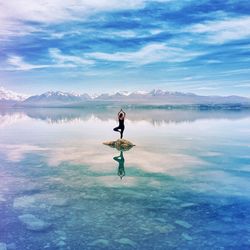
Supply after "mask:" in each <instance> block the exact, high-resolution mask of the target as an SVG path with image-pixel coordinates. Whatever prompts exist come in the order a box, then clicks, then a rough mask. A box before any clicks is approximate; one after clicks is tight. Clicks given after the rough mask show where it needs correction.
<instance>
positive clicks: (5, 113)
mask: <svg viewBox="0 0 250 250" xmlns="http://www.w3.org/2000/svg"><path fill="white" fill-rule="evenodd" d="M116 113H117V108H114V107H103V108H102V107H99V108H81V109H80V108H79V109H73V108H29V109H2V110H1V109H0V125H1V124H5V125H6V124H8V123H13V122H14V121H16V122H17V121H18V119H21V118H22V119H23V118H25V117H26V118H31V119H36V120H37V119H39V120H42V121H46V122H48V123H52V124H53V123H57V124H60V123H68V122H80V121H88V120H90V119H91V118H93V117H94V118H97V119H99V120H101V121H108V120H114V119H116ZM246 117H250V110H239V111H237V110H188V109H187V110H185V109H182V110H180V109H175V110H167V109H146V108H145V109H127V119H128V120H130V121H133V122H137V121H146V122H149V123H151V124H152V125H153V126H161V125H164V124H166V123H181V122H193V121H196V120H200V119H229V120H237V119H242V118H246Z"/></svg>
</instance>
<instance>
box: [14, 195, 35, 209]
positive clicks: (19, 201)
mask: <svg viewBox="0 0 250 250" xmlns="http://www.w3.org/2000/svg"><path fill="white" fill-rule="evenodd" d="M33 206H35V199H34V197H32V196H22V197H18V198H16V199H15V200H14V203H13V207H14V208H19V209H22V208H27V207H33Z"/></svg>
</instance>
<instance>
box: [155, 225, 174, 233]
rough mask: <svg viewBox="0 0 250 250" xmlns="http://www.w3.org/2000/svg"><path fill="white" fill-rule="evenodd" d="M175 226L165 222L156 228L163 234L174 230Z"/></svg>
mask: <svg viewBox="0 0 250 250" xmlns="http://www.w3.org/2000/svg"><path fill="white" fill-rule="evenodd" d="M174 229H175V226H173V225H171V224H166V225H163V226H157V227H156V230H157V231H159V233H162V234H165V233H170V232H172V231H174Z"/></svg>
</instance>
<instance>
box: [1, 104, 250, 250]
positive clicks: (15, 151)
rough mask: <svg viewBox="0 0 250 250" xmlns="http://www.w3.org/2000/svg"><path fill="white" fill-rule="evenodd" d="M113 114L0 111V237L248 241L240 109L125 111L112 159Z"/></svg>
mask: <svg viewBox="0 0 250 250" xmlns="http://www.w3.org/2000/svg"><path fill="white" fill-rule="evenodd" d="M116 113H117V110H115V109H113V108H107V109H96V110H89V109H81V110H80V109H27V110H21V109H19V110H2V111H0V162H1V163H0V178H1V181H0V214H1V220H0V242H2V243H4V244H6V245H7V249H22V250H24V249H32V250H34V249H35V250H36V249H76V250H78V249H79V250H82V249H150V250H151V249H250V237H249V235H250V127H249V125H250V112H249V111H195V110H176V111H174V110H127V120H126V129H125V133H124V135H125V139H128V140H130V141H132V142H133V143H135V144H136V146H135V147H134V148H132V149H131V150H129V151H125V152H123V159H124V162H122V161H120V167H118V166H119V161H116V160H114V157H118V156H122V155H121V153H120V152H119V151H117V150H116V149H113V148H110V147H108V146H105V145H102V142H103V141H107V140H112V139H116V138H118V134H117V133H115V132H113V131H112V128H113V127H115V126H116V124H117V123H116V120H115V118H116V117H115V116H116ZM115 159H117V158H115ZM119 159H121V158H119ZM0 246H1V244H0Z"/></svg>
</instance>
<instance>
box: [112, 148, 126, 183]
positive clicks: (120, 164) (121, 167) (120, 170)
mask: <svg viewBox="0 0 250 250" xmlns="http://www.w3.org/2000/svg"><path fill="white" fill-rule="evenodd" d="M113 159H114V160H115V161H117V162H118V171H117V175H118V176H120V178H121V179H122V177H124V176H125V167H124V163H125V159H124V157H123V151H122V150H121V151H120V155H118V156H115V157H113Z"/></svg>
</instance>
